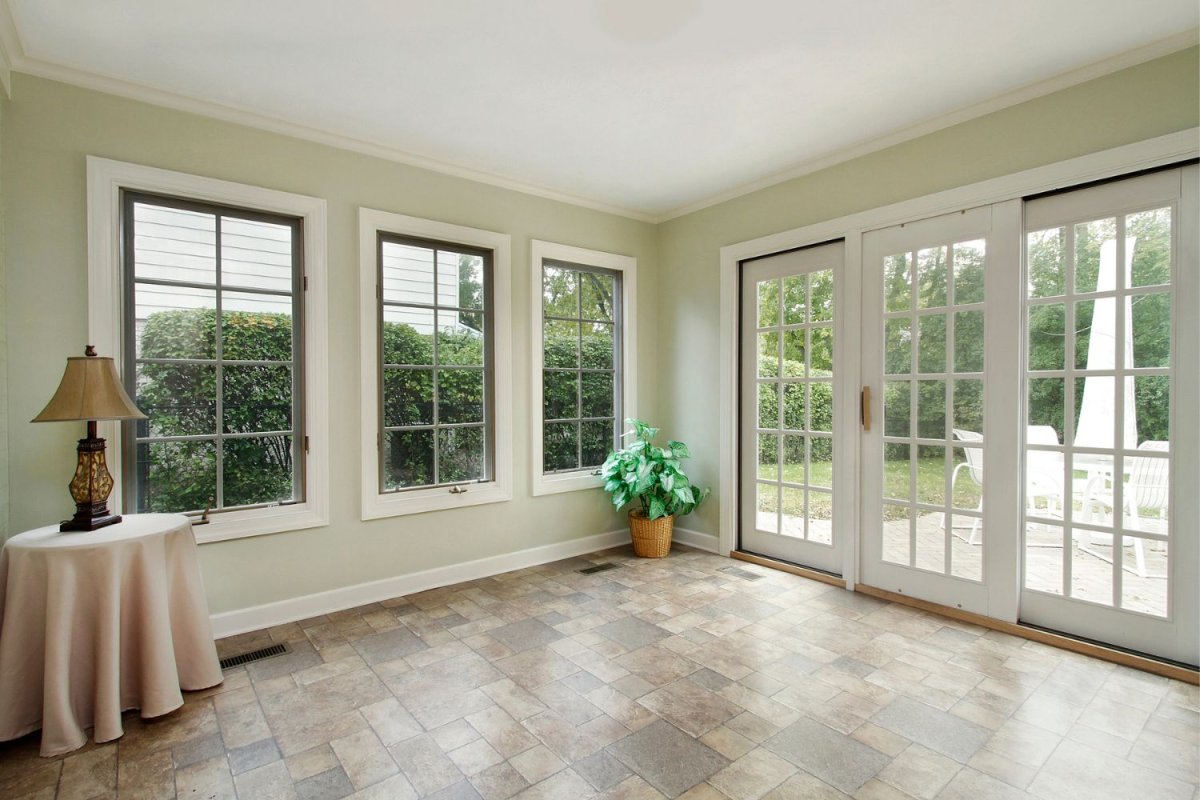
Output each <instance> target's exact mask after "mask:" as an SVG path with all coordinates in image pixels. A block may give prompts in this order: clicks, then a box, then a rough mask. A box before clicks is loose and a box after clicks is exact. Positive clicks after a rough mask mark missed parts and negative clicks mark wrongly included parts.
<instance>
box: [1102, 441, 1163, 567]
mask: <svg viewBox="0 0 1200 800" xmlns="http://www.w3.org/2000/svg"><path fill="white" fill-rule="evenodd" d="M1170 449H1171V444H1170V442H1155V441H1145V442H1142V443H1141V444H1140V445H1138V450H1141V451H1152V452H1157V453H1167V452H1170ZM1128 461H1129V479H1128V480H1126V481H1125V486H1124V490H1123V491H1122V500H1121V505H1122V506H1124V509H1123V511H1124V514H1125V517H1126V518H1127V519H1128V520H1130V523H1129V525H1128V526H1126V527H1128V528H1130V529H1132V530H1143V528H1142V509H1149V510H1151V511H1157V512H1158V525H1159V528H1160V531H1159V532H1161V533H1166V526H1167V505H1168V501H1169V498H1170V485H1171V476H1170V462H1169V461H1168V460H1167V459H1165V458H1144V457H1138V456H1132V457H1130V458H1129V459H1128ZM1107 483H1108V479H1106V477H1105V476H1097V477H1094V478H1092V479H1091V480H1089V481H1088V485H1087V491H1086V492H1085V494H1084V498H1083V511H1084V514H1087V515H1090V514H1091V513H1092V510H1093V509H1094V507H1095V506H1096V505H1100V506H1103V507H1104V509H1105V510H1106V511H1108V512H1113V511H1114V509H1113V492H1112V490H1111V489H1110V488H1108V486H1107V485H1106V484H1107ZM1101 537H1103V538H1104V539H1107V540H1108V543H1109V544H1111V543H1112V537H1111V536H1109V535H1107V534H1102V533H1095V532H1089V535H1088V537H1087V539H1086V540H1085V544H1084V545H1082V546H1080V548H1079V549H1080V550H1083V551H1084V552H1085V553H1088V554H1089V555H1093V556H1096V557H1097V558H1099V559H1101V560H1103V561H1107V562H1108V563H1110V564H1111V563H1112V559H1111V558H1109V557H1108V556H1105V555H1103V554H1102V553H1098V552H1096V551H1095V550H1093V549H1091V547H1090V545H1093V544H1096V543H1097V542H1096V539H1099V538H1101ZM1125 546H1126V547H1133V558H1134V568H1133V569H1132V570H1130V571H1131V572H1133V573H1134V574H1136V575H1137V576H1138V577H1139V578H1145V577H1146V575H1147V572H1146V542H1145V540H1144V539H1142V538H1140V537H1135V536H1129V537H1125ZM1126 569H1129V568H1128V567H1126Z"/></svg>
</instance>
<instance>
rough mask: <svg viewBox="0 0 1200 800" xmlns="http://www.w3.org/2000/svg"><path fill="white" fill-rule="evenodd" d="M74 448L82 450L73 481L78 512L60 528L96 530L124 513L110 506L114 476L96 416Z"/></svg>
mask: <svg viewBox="0 0 1200 800" xmlns="http://www.w3.org/2000/svg"><path fill="white" fill-rule="evenodd" d="M75 452H76V453H78V454H79V463H78V464H77V465H76V466H75V477H73V478H72V479H71V484H70V489H71V499H73V500H74V501H75V516H73V517H71V518H70V519H68V520H66V521H64V522H63V524H62V525H59V526H58V529H59V531H63V532H65V531H94V530H97V529H99V528H103V527H106V526H108V525H115V524H116V523H118V522H120V521H121V517H120V515H119V514H112V513H109V510H108V495H109V493H111V492H112V488H113V479H112V475H111V474H110V473H109V471H108V465H107V464H106V463H105V461H104V440H103V439H101V438H100V437H99V436H97V435H96V423H95V421H94V420H88V435H87V437H86V438H84V439H80V440H79V445H78V446H77V447H76V448H75Z"/></svg>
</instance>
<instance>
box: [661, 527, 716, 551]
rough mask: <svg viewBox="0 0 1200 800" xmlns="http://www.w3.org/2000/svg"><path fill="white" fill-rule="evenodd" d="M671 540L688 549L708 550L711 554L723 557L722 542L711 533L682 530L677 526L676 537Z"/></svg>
mask: <svg viewBox="0 0 1200 800" xmlns="http://www.w3.org/2000/svg"><path fill="white" fill-rule="evenodd" d="M671 538H672V539H673V540H674V541H676V542H679V543H680V544H686V545H687V546H688V547H694V548H696V549H697V550H706V551H708V552H709V553H716V554H717V555H721V548H720V541H721V540H720V539H718V538H717V537H716V536H713V535H712V534H711V533H700V531H689V530H688V529H687V528H680V527H679V526H678V525H677V526H675V535H674V536H673V537H671Z"/></svg>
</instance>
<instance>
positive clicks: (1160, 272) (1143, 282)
mask: <svg viewBox="0 0 1200 800" xmlns="http://www.w3.org/2000/svg"><path fill="white" fill-rule="evenodd" d="M1125 236H1126V237H1127V238H1128V239H1131V240H1133V242H1134V245H1133V263H1132V264H1131V270H1130V273H1131V280H1130V282H1129V285H1130V286H1163V285H1166V284H1169V283H1171V209H1170V208H1156V209H1154V210H1153V211H1142V212H1140V213H1137V214H1130V215H1128V216H1127V217H1125Z"/></svg>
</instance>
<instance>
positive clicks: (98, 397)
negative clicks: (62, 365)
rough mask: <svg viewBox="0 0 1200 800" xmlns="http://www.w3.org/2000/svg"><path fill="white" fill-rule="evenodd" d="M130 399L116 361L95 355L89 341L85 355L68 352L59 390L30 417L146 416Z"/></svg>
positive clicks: (39, 419)
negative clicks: (73, 354)
mask: <svg viewBox="0 0 1200 800" xmlns="http://www.w3.org/2000/svg"><path fill="white" fill-rule="evenodd" d="M145 418H146V415H145V414H143V413H142V412H141V411H139V410H138V407H137V406H135V405H134V404H133V401H132V400H130V399H129V395H128V394H126V392H125V387H124V386H122V385H121V379H120V377H119V376H118V375H117V367H116V364H114V363H113V360H112V359H111V358H108V357H102V356H97V355H96V351H95V350H93V349H92V347H91V346H90V345H89V346H88V349H87V355H84V356H71V357H69V358H68V359H67V368H66V369H65V370H63V376H62V381H60V382H59V384H58V391H56V392H55V393H54V397H51V398H50V402H49V403H47V404H46V407H45V408H43V409H42V413H40V414H38V415H37V416H36V417H34V418H33V421H34V422H69V421H77V420H95V419H145Z"/></svg>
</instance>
